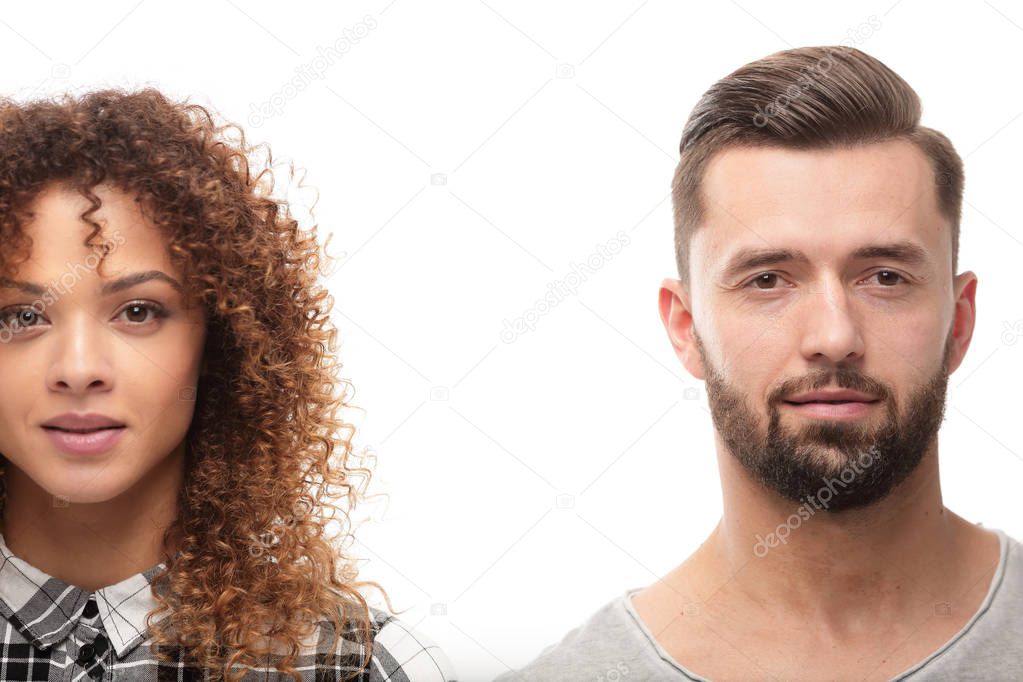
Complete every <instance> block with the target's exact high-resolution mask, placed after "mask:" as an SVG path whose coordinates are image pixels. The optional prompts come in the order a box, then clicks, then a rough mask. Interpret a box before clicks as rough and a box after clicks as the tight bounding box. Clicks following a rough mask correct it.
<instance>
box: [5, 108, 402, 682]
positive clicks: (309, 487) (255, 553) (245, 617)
mask: <svg viewBox="0 0 1023 682" xmlns="http://www.w3.org/2000/svg"><path fill="white" fill-rule="evenodd" d="M218 118H219V115H218ZM231 129H235V130H237V132H238V134H239V135H238V139H237V140H234V139H232V136H230V135H228V134H227V133H228V132H229V131H230V130H231ZM260 147H265V145H255V146H247V144H246V141H245V133H244V131H243V130H242V129H241V128H240V127H239V126H237V125H236V124H233V123H227V124H226V125H220V124H218V123H217V121H216V120H215V117H214V115H213V114H212V113H211V111H210V109H209V108H207V107H204V106H201V105H199V104H190V103H188V102H187V100H186V101H184V102H175V101H171V100H170V99H168V98H167V97H166V96H165V95H164V94H162V93H161V92H160V91H158V90H156V89H153V88H146V89H142V90H137V91H131V92H129V91H124V90H121V89H104V90H98V91H93V92H87V93H84V94H81V95H72V94H70V93H67V94H64V95H62V96H59V97H54V98H51V99H45V98H44V99H39V100H34V101H31V102H25V103H17V102H14V101H13V100H10V99H2V100H0V243H3V245H4V250H3V251H2V252H0V275H2V276H3V277H9V276H11V275H12V274H13V273H14V272H17V267H18V265H19V264H20V263H23V262H24V261H25V260H27V259H28V258H29V257H30V254H31V239H30V238H29V237H28V236H27V235H26V234H25V232H24V230H23V226H24V225H26V224H27V221H28V219H29V218H30V216H29V215H28V207H29V205H30V204H31V202H32V201H33V199H34V198H35V197H36V196H38V195H39V193H40V192H41V191H42V190H44V189H45V188H47V187H48V186H50V185H51V184H52V183H60V184H62V185H65V186H67V187H70V188H72V189H73V190H77V191H78V192H79V193H81V194H82V195H83V196H85V197H86V198H87V199H88V200H89V201H90V202H91V208H90V209H88V210H86V211H85V212H84V213H82V215H81V218H82V220H83V221H85V222H86V223H88V224H90V225H91V226H92V228H93V229H92V231H91V234H90V235H89V237H88V238H87V239H86V242H85V244H86V245H87V246H94V244H93V243H92V242H91V240H92V239H93V238H95V237H97V236H99V235H100V233H101V225H100V224H99V223H97V222H96V221H95V220H94V219H93V218H91V217H90V216H91V214H92V213H93V212H95V211H96V210H97V209H99V207H100V200H99V199H98V197H97V196H96V195H95V194H94V193H93V191H92V190H93V188H95V187H96V186H97V185H98V184H100V183H107V184H110V185H111V186H113V187H115V188H117V189H119V190H121V191H123V192H125V193H126V194H128V195H129V196H132V197H136V198H137V199H138V201H139V202H140V206H141V207H142V210H143V213H144V215H145V216H146V217H147V218H149V219H151V220H152V222H153V223H154V224H155V225H156V226H157V227H158V228H159V229H160V232H161V234H163V235H165V237H166V238H167V240H168V245H169V253H170V257H171V259H172V262H173V263H174V264H175V265H176V266H177V267H178V268H179V269H180V272H181V273H182V275H183V282H184V287H185V291H184V294H185V300H186V301H189V302H194V303H195V304H200V305H202V306H204V308H205V312H206V319H207V324H208V330H209V332H208V335H207V343H206V346H205V348H204V350H203V354H204V360H203V362H204V366H205V367H206V368H207V369H206V370H205V371H204V373H203V375H202V376H201V377H200V381H199V385H198V387H197V388H196V390H195V395H194V396H192V395H190V396H187V397H186V399H194V400H195V401H196V404H195V411H194V414H193V418H192V423H191V425H190V427H189V429H188V432H187V435H186V446H187V447H186V450H187V454H186V457H187V472H186V478H185V483H184V485H183V486H182V489H181V490H180V492H179V496H178V515H177V518H176V520H175V521H174V523H173V524H172V525H171V526H170V527H169V528H168V529H167V530H166V532H165V533H164V535H163V538H162V540H163V557H164V561H165V562H166V563H167V567H166V570H164V571H162V572H161V573H160V574H159V575H158V576H157V577H156V579H155V581H154V582H153V586H152V591H153V595H154V597H155V599H156V600H157V602H158V604H159V606H158V607H157V608H156V609H154V610H153V611H152V612H151V613H150V614H148V619H147V624H148V625H150V627H151V628H152V629H151V635H152V638H153V641H152V648H153V649H154V651H155V652H156V654H157V656H158V658H159V659H160V660H162V661H166V662H171V661H172V660H173V659H172V658H171V653H170V652H171V651H175V650H176V651H177V652H178V655H179V656H181V658H182V660H184V661H187V662H188V663H189V664H191V665H197V666H201V667H202V668H205V669H206V670H207V671H209V673H208V674H210V675H212V679H222V676H225V677H226V678H227V679H229V680H235V679H238V677H239V676H240V674H241V673H237V672H235V671H233V668H234V667H235V665H236V664H241V665H243V666H245V665H248V666H254V667H257V669H259V665H260V663H259V661H260V658H261V657H263V656H266V655H267V654H268V650H267V649H265V648H260V647H255V646H254V645H253V640H254V639H257V640H259V641H262V642H264V643H265V642H266V640H263V639H261V638H262V637H264V636H268V637H271V638H276V639H275V640H274V642H275V643H276V642H278V641H279V642H282V643H283V644H284V646H285V649H284V651H287V652H288V653H287V655H286V656H284V658H283V659H282V660H281V661H280V664H279V670H280V671H281V672H283V673H285V674H291V675H292V676H293V677H294V678H295V679H299V676H298V674H297V673H296V672H295V671H294V669H293V668H292V667H291V666H292V663H293V662H294V660H295V657H296V656H297V655H298V653H299V650H300V646H301V642H302V640H303V638H304V636H305V634H306V633H307V632H308V630H309V628H310V627H311V626H312V625H313V623H315V622H317V621H318V620H319V619H321V618H324V617H326V618H327V619H328V622H329V623H331V624H332V625H333V632H334V644H335V646H336V644H337V643H338V637H341V636H342V635H347V636H349V638H351V636H355V637H356V638H357V641H358V642H360V643H362V644H363V645H364V648H363V653H364V655H363V657H362V661H361V664H362V666H363V667H365V666H366V665H367V664H368V661H369V659H370V656H371V647H372V633H371V628H372V623H373V619H372V614H371V610H370V607H369V606H368V604H367V602H366V599H365V598H364V597H363V596H362V595H361V594H360V593H359V591H358V588H360V587H365V586H368V585H371V586H373V587H376V588H377V589H380V591H381V592H382V593H383V594H384V598H385V600H386V599H387V595H386V592H384V591H383V589H382V588H380V586H379V585H377V584H376V583H373V582H356V580H355V579H356V577H357V574H358V571H357V566H356V562H355V560H354V559H353V558H352V557H350V556H348V555H347V554H346V549H345V548H344V547H342V545H341V544H338V543H335V542H334V540H335V538H334V537H331V536H330V535H328V534H327V533H326V532H325V531H326V528H327V524H328V523H330V522H331V521H333V520H335V519H336V512H338V511H341V512H342V515H343V516H342V521H341V533H339V535H342V536H343V539H344V540H347V539H350V536H351V526H350V523H349V522H350V515H349V512H350V511H351V509H352V508H353V507H354V505H355V503H356V501H357V500H358V499H360V498H361V497H363V493H364V489H365V486H366V484H368V481H369V477H370V473H371V470H370V469H369V468H368V467H367V466H366V465H365V462H360V461H359V455H358V453H354V452H353V449H352V436H353V435H354V432H355V427H354V425H352V424H349V423H346V422H345V421H344V420H343V419H341V418H340V417H338V415H337V410H338V409H339V408H341V407H343V406H347V405H348V404H349V403H348V402H347V400H348V398H349V393H348V390H347V389H348V388H349V387H350V382H348V381H347V380H345V379H340V378H339V377H338V376H337V370H338V369H339V367H340V365H339V364H337V363H335V362H334V361H333V360H332V356H333V351H334V348H335V337H336V332H337V330H336V329H335V328H334V327H333V325H332V323H331V322H330V318H329V312H330V308H331V307H332V305H333V298H332V297H331V296H330V295H329V294H328V293H327V292H326V291H325V290H324V289H323V288H321V287H320V286H319V285H318V284H317V280H318V277H319V275H321V274H323V273H322V266H321V259H320V246H319V244H318V241H317V239H316V226H315V225H314V226H313V227H312V229H311V230H309V231H303V230H301V229H300V227H299V223H298V221H297V220H296V219H294V218H293V217H292V216H291V214H290V209H289V207H288V205H287V203H286V201H284V200H281V199H276V198H274V197H273V196H272V191H273V181H274V172H273V171H274V169H273V163H272V157H271V155H270V154H269V148H267V149H266V151H267V155H266V159H265V163H262V164H260V163H257V162H256V160H255V159H256V155H255V154H252V152H254V151H256V150H257V149H259V148H260ZM250 157H251V158H250ZM260 165H263V166H264V167H263V168H261V169H260V172H259V173H258V174H255V175H254V171H255V170H256V169H257V168H258V167H259V166H260ZM293 176H294V169H293V168H292V177H293ZM300 186H301V185H300ZM327 241H328V242H329V238H328V240H327ZM325 248H326V245H324V256H326V253H325ZM104 255H106V251H104ZM327 258H328V260H329V256H328V257H327ZM200 302H201V303H200ZM339 387H340V388H341V389H342V390H341V391H340V392H338V391H337V389H338V388H339ZM3 464H4V465H6V462H3ZM332 498H333V499H336V500H339V501H341V502H343V503H344V504H343V505H338V504H335V503H334V502H332V501H331V499H332ZM5 501H6V491H0V510H2V509H3V506H2V505H3V504H4V502H5ZM328 509H329V510H331V513H330V516H329V517H328V515H327V514H326V512H327V510H328ZM388 606H390V602H389V600H388ZM168 612H169V614H168ZM161 615H169V617H168V618H163V619H160V620H159V622H156V623H151V621H153V620H155V619H157V618H158V617H159V616H161ZM321 622H322V621H321ZM268 624H269V625H271V627H270V629H269V630H267V629H265V626H266V625H268ZM353 633H354V634H353ZM162 645H164V646H162ZM274 650H275V651H280V649H276V648H275V649H274ZM331 651H332V652H333V651H335V648H334V646H332V647H331ZM228 655H229V656H228ZM267 660H268V659H267ZM357 674H358V671H355V672H353V675H352V677H354V676H356V675H357Z"/></svg>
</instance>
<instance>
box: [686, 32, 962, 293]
mask: <svg viewBox="0 0 1023 682" xmlns="http://www.w3.org/2000/svg"><path fill="white" fill-rule="evenodd" d="M892 139H905V140H908V141H910V142H912V143H914V144H916V145H917V146H918V147H919V148H920V150H921V151H922V152H923V153H924V154H925V155H926V157H927V158H928V160H929V161H930V164H931V168H932V170H933V173H934V182H935V187H936V190H937V198H938V204H939V209H940V212H941V214H942V215H943V216H944V217H945V218H946V219H947V220H948V222H949V224H950V225H951V230H952V232H951V235H952V272H953V274H954V273H955V271H956V269H957V267H958V260H959V220H960V213H961V210H962V196H963V163H962V159H961V158H960V157H959V155H958V154H957V153H956V151H955V148H954V147H953V146H952V143H951V142H950V141H949V139H948V138H947V137H945V135H943V134H942V133H940V132H938V131H936V130H933V129H931V128H927V127H924V126H921V125H920V98H919V97H918V96H917V94H916V92H914V90H913V89H912V88H911V87H910V86H909V84H908V83H906V81H904V80H903V79H902V78H901V77H900V76H899V75H898V74H896V73H895V72H894V71H892V70H891V69H889V68H888V67H887V66H885V65H884V64H883V63H881V62H880V61H879V60H877V59H875V58H874V57H871V56H870V55H868V54H866V53H864V52H862V51H860V50H858V49H856V48H853V47H846V46H837V45H836V46H820V47H801V48H795V49H791V50H783V51H781V52H776V53H774V54H772V55H768V56H767V57H764V58H763V59H759V60H757V61H754V62H751V63H749V64H746V65H745V66H742V67H740V68H739V69H737V70H735V71H734V72H732V73H730V74H729V75H727V76H725V77H724V78H722V79H721V80H719V81H718V82H716V83H715V84H714V85H712V86H711V87H710V89H709V90H707V92H705V93H704V94H703V96H702V97H701V98H700V100H699V102H698V103H697V104H696V106H695V107H694V108H693V111H692V113H691V114H690V116H689V119H688V120H687V121H686V124H685V127H684V129H683V132H682V140H681V142H680V144H679V153H680V159H679V163H678V166H677V167H676V169H675V175H674V178H673V181H672V188H671V194H672V205H673V207H674V222H675V259H676V263H677V265H678V271H679V277H680V278H681V280H682V282H683V284H684V285H685V286H686V287H687V288H688V286H689V275H690V264H689V245H690V242H691V240H692V237H693V234H694V233H695V232H696V230H697V229H698V227H699V226H700V225H701V223H702V222H703V220H704V219H705V216H706V206H705V203H704V197H702V196H701V192H700V187H701V182H702V178H703V174H704V172H705V170H706V168H707V164H708V162H709V161H710V159H711V157H713V156H714V154H716V153H717V152H719V151H721V150H722V149H724V148H726V147H743V146H746V147H781V148H788V149H799V150H819V149H828V148H839V147H848V146H855V145H863V144H871V143H875V142H884V141H888V140H892Z"/></svg>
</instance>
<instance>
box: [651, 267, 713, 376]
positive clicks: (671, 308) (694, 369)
mask: <svg viewBox="0 0 1023 682" xmlns="http://www.w3.org/2000/svg"><path fill="white" fill-rule="evenodd" d="M658 295H659V297H660V298H659V299H658V306H659V308H660V311H661V322H663V323H664V329H665V331H667V332H668V340H669V341H671V345H672V348H674V349H675V355H676V356H678V359H679V360H680V361H681V362H682V366H683V367H685V368H686V369H687V370H688V371H689V373H690V374H692V375H693V376H694V377H696V378H697V379H703V378H704V374H703V360H702V359H701V358H700V352H699V350H698V349H697V348H696V340H695V339H694V338H693V334H692V330H693V315H692V313H691V312H690V300H689V292H687V291H686V290H685V288H684V287H683V286H682V282H681V281H680V280H677V279H671V278H667V279H665V280H663V281H662V282H661V289H660V291H659V293H658Z"/></svg>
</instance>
